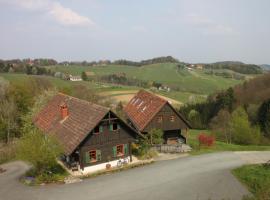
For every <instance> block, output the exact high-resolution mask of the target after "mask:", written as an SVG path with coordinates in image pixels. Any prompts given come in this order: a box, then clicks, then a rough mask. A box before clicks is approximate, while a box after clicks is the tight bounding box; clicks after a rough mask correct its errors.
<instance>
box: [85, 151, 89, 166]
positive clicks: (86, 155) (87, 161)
mask: <svg viewBox="0 0 270 200" xmlns="http://www.w3.org/2000/svg"><path fill="white" fill-rule="evenodd" d="M85 163H90V155H89V152H85Z"/></svg>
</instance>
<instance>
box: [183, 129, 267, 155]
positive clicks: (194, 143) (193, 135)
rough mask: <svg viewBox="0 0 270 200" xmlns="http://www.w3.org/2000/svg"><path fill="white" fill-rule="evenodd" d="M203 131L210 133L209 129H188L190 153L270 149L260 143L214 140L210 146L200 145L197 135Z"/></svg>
mask: <svg viewBox="0 0 270 200" xmlns="http://www.w3.org/2000/svg"><path fill="white" fill-rule="evenodd" d="M200 133H204V134H207V135H210V134H212V133H211V131H209V130H190V131H189V137H188V144H189V145H190V146H191V147H192V149H193V150H192V152H191V154H192V155H198V154H204V153H213V152H220V151H270V146H260V145H237V144H227V143H225V142H220V141H216V142H215V144H214V146H212V147H200V146H199V142H198V135H199V134H200Z"/></svg>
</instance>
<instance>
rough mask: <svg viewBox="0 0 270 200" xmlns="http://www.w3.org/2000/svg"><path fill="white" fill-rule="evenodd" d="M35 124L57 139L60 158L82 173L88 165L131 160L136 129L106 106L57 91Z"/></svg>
mask: <svg viewBox="0 0 270 200" xmlns="http://www.w3.org/2000/svg"><path fill="white" fill-rule="evenodd" d="M34 123H35V125H36V126H37V127H38V128H40V129H41V130H42V131H43V132H44V133H45V134H52V135H54V136H55V137H56V138H57V140H58V141H59V142H60V143H61V144H62V145H63V147H64V150H65V151H64V153H65V155H64V159H63V160H65V162H66V163H67V164H68V166H73V167H74V165H75V166H78V169H79V170H80V171H82V172H85V171H87V169H91V168H89V167H91V166H95V169H103V168H105V165H106V164H108V163H109V164H111V165H112V166H113V165H115V164H116V162H117V160H118V159H119V158H126V159H128V161H132V157H131V143H132V142H133V141H134V140H135V138H136V135H137V132H136V130H134V129H133V128H132V127H130V126H129V125H127V124H126V123H125V122H123V121H122V120H121V119H119V118H118V117H117V116H116V114H115V113H113V112H112V111H111V110H110V109H109V108H106V107H103V106H99V105H96V104H93V103H90V102H87V101H84V100H80V99H77V98H74V97H71V96H67V95H64V94H60V93H59V94H57V95H56V96H54V97H53V98H52V99H51V100H50V101H49V102H48V104H47V105H46V106H45V107H44V108H43V109H42V110H41V111H40V113H39V114H38V115H37V116H36V118H35V119H34ZM97 166H98V167H97ZM90 171H91V170H88V172H90Z"/></svg>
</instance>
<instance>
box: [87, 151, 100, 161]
mask: <svg viewBox="0 0 270 200" xmlns="http://www.w3.org/2000/svg"><path fill="white" fill-rule="evenodd" d="M97 161H101V150H91V151H88V152H85V163H93V162H97Z"/></svg>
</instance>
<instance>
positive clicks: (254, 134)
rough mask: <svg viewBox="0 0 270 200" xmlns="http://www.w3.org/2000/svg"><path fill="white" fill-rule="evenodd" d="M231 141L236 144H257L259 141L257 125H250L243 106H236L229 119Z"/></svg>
mask: <svg viewBox="0 0 270 200" xmlns="http://www.w3.org/2000/svg"><path fill="white" fill-rule="evenodd" d="M230 128H231V131H232V139H233V142H235V143H237V144H246V145H247V144H258V143H259V141H260V130H259V128H258V127H251V125H250V123H249V121H248V115H247V113H246V111H245V110H244V108H242V107H238V108H237V109H236V110H235V111H234V112H233V113H232V117H231V120H230Z"/></svg>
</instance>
